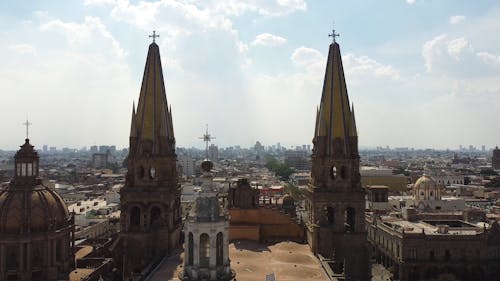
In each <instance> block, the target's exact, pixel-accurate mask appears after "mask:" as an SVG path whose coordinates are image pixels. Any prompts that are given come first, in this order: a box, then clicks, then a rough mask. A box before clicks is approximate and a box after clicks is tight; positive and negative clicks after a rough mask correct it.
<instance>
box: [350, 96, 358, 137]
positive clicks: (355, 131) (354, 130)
mask: <svg viewBox="0 0 500 281" xmlns="http://www.w3.org/2000/svg"><path fill="white" fill-rule="evenodd" d="M349 136H351V137H357V136H358V128H357V127H356V118H355V117H354V104H353V105H352V106H351V119H350V124H349Z"/></svg>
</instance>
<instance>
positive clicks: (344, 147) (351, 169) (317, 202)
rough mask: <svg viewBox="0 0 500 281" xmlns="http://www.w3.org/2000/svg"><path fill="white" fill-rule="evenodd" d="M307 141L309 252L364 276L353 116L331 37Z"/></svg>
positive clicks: (350, 275) (341, 270)
mask: <svg viewBox="0 0 500 281" xmlns="http://www.w3.org/2000/svg"><path fill="white" fill-rule="evenodd" d="M332 36H334V38H335V36H336V34H335V33H333V34H332ZM313 145H314V147H313V153H312V159H311V160H312V169H311V183H310V184H309V187H308V189H307V202H306V209H307V212H308V215H307V217H308V218H307V219H308V221H307V223H306V228H307V229H306V232H307V241H308V243H309V246H310V248H311V250H312V251H313V253H314V254H316V255H318V256H321V257H323V258H327V259H331V260H333V263H334V268H333V271H334V272H335V273H338V274H339V275H341V276H344V278H346V279H347V280H369V279H370V267H369V257H368V252H367V251H368V247H367V246H368V245H367V233H366V227H365V191H364V189H363V188H362V186H361V176H360V174H359V160H360V158H359V154H358V135H357V130H356V120H355V118H354V108H353V107H351V105H350V104H349V96H348V95H347V87H346V83H345V77H344V70H343V67H342V58H341V55H340V47H339V44H338V43H337V42H335V40H334V41H333V43H332V44H330V49H329V52H328V61H327V65H326V71H325V79H324V83H323V92H322V95H321V102H320V105H319V108H318V110H317V113H316V126H315V130H314V137H313Z"/></svg>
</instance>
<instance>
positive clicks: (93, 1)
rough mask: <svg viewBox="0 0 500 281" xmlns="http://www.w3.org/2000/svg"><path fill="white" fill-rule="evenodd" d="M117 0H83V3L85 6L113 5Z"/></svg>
mask: <svg viewBox="0 0 500 281" xmlns="http://www.w3.org/2000/svg"><path fill="white" fill-rule="evenodd" d="M117 1H118V0H85V1H84V2H83V4H84V5H85V6H102V5H113V4H115V3H116V2H117Z"/></svg>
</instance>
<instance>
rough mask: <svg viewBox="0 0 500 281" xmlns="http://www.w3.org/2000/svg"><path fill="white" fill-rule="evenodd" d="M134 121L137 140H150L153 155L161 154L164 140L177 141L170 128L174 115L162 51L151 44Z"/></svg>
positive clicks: (154, 44)
mask: <svg viewBox="0 0 500 281" xmlns="http://www.w3.org/2000/svg"><path fill="white" fill-rule="evenodd" d="M135 122H136V136H137V138H138V140H139V141H151V142H152V143H153V147H152V149H153V151H152V152H158V151H159V150H160V147H163V145H160V142H161V141H162V139H163V140H164V139H165V137H166V138H167V139H168V140H170V141H173V140H174V134H173V131H172V130H170V129H169V128H171V123H172V115H171V114H170V112H169V109H168V103H167V96H166V94H165V84H164V81H163V71H162V67H161V59H160V50H159V48H158V45H156V43H154V42H153V43H151V45H149V50H148V56H147V59H146V66H145V68H144V76H143V78H142V85H141V92H140V96H139V102H138V104H137V113H136V114H135Z"/></svg>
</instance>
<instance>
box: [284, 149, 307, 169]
mask: <svg viewBox="0 0 500 281" xmlns="http://www.w3.org/2000/svg"><path fill="white" fill-rule="evenodd" d="M310 159H311V158H310V155H309V153H308V152H307V151H305V150H287V151H286V152H285V164H286V165H287V166H289V167H291V168H295V169H296V170H298V171H309V170H311V161H310Z"/></svg>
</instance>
